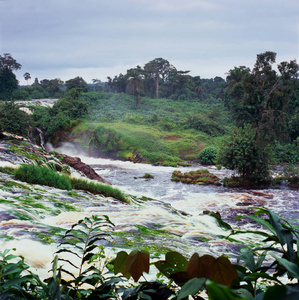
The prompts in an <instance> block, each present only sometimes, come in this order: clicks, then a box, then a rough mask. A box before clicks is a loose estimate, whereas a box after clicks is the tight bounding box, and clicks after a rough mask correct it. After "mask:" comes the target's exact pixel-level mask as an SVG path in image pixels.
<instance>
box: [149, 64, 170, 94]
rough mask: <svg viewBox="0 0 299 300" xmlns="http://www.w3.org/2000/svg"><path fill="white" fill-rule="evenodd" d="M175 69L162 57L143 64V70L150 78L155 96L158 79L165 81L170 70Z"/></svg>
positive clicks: (157, 89) (157, 92) (157, 91)
mask: <svg viewBox="0 0 299 300" xmlns="http://www.w3.org/2000/svg"><path fill="white" fill-rule="evenodd" d="M174 70H175V67H174V66H172V65H171V64H170V63H169V61H168V60H166V59H164V58H155V59H154V60H151V61H150V62H148V63H147V64H145V66H144V71H145V73H146V74H147V76H148V78H150V79H152V80H153V82H154V86H155V94H156V98H159V84H160V80H162V81H163V82H165V81H166V80H167V79H168V77H169V75H170V74H171V72H173V71H174Z"/></svg>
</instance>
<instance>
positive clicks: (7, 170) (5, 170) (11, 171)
mask: <svg viewBox="0 0 299 300" xmlns="http://www.w3.org/2000/svg"><path fill="white" fill-rule="evenodd" d="M14 171H15V170H14V168H10V167H0V172H2V173H6V174H9V175H13V174H14Z"/></svg>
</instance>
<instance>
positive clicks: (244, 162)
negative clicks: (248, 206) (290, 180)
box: [219, 124, 271, 182]
mask: <svg viewBox="0 0 299 300" xmlns="http://www.w3.org/2000/svg"><path fill="white" fill-rule="evenodd" d="M255 130H256V129H255V128H254V127H253V126H252V125H250V124H246V125H245V126H244V128H237V129H235V130H234V132H233V133H232V135H231V136H230V137H229V138H228V139H227V140H226V141H225V144H224V145H223V147H222V150H221V153H220V157H219V160H220V161H221V163H222V164H223V166H224V167H226V168H228V169H231V170H237V171H238V173H239V174H240V175H241V177H242V178H243V179H246V180H250V181H254V182H261V181H264V180H265V179H267V178H268V176H269V163H270V160H271V154H270V149H269V147H267V146H266V145H259V144H258V142H257V141H256V140H255Z"/></svg>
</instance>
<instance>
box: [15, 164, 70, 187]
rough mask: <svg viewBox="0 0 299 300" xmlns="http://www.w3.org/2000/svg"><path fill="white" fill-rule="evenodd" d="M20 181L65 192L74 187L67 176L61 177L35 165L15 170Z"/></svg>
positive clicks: (22, 166) (23, 166)
mask: <svg viewBox="0 0 299 300" xmlns="http://www.w3.org/2000/svg"><path fill="white" fill-rule="evenodd" d="M14 175H15V177H16V178H17V179H18V180H21V181H25V182H28V183H33V184H41V185H47V186H51V187H55V188H59V189H63V190H71V189H72V186H71V183H70V180H69V178H68V177H67V176H66V175H60V174H58V173H56V172H55V171H53V170H51V169H48V168H46V167H40V166H35V165H21V166H20V167H19V168H17V169H16V170H15V173H14Z"/></svg>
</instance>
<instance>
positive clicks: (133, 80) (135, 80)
mask: <svg viewBox="0 0 299 300" xmlns="http://www.w3.org/2000/svg"><path fill="white" fill-rule="evenodd" d="M127 76H128V85H129V88H131V89H132V91H133V101H134V103H135V106H136V107H138V106H139V105H140V89H141V87H142V85H143V84H142V80H143V78H144V75H143V74H142V72H141V69H140V68H135V69H130V70H128V71H127Z"/></svg>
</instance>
